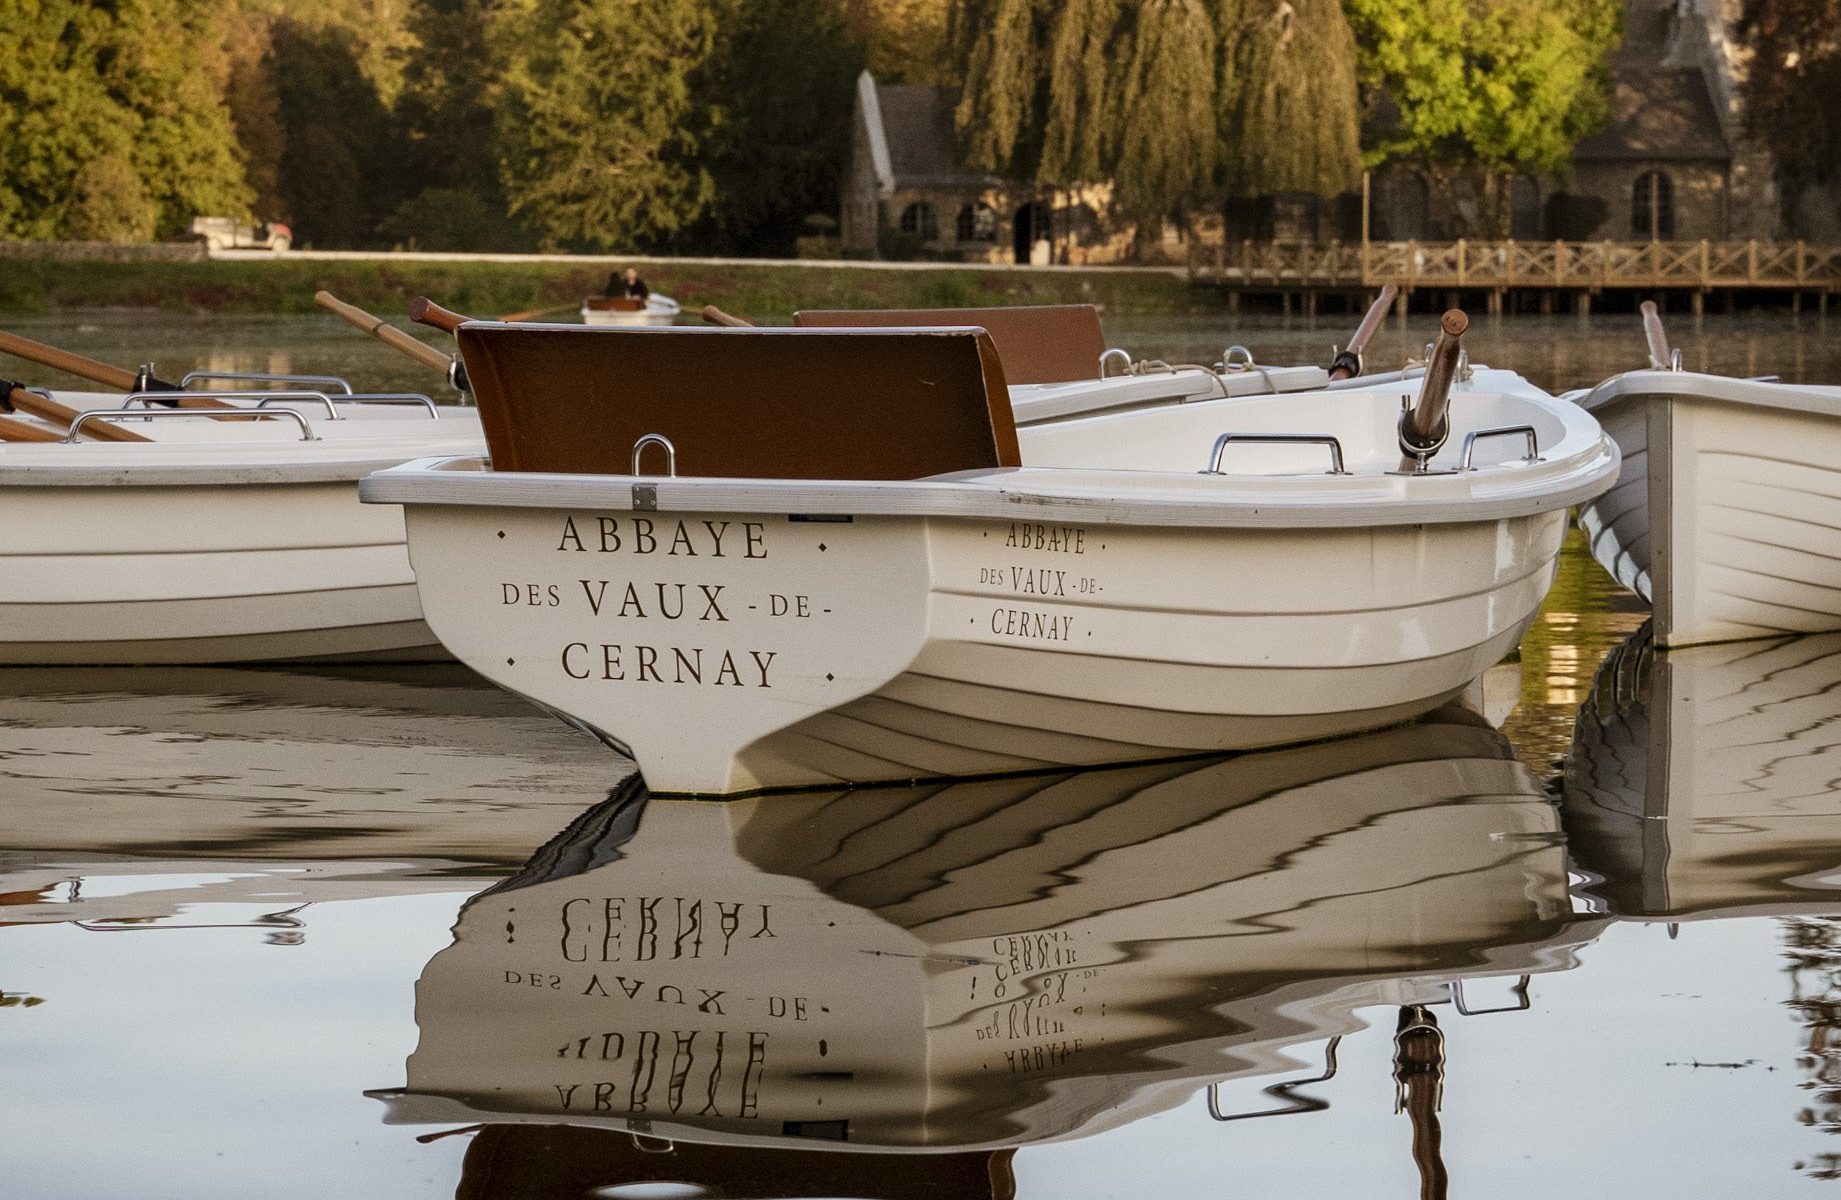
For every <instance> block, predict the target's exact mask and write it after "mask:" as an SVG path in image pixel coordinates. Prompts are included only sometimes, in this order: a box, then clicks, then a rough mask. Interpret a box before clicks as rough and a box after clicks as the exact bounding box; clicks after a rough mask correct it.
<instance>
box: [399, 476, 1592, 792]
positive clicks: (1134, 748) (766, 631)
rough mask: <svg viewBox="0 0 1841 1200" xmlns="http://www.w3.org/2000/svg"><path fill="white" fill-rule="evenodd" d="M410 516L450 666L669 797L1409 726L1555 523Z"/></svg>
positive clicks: (462, 509)
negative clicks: (580, 731) (463, 668)
mask: <svg viewBox="0 0 1841 1200" xmlns="http://www.w3.org/2000/svg"><path fill="white" fill-rule="evenodd" d="M408 521H409V533H410V540H411V546H412V554H413V558H414V564H415V569H416V574H417V578H418V579H419V581H420V583H421V586H422V594H423V603H424V605H425V608H426V611H427V614H428V619H429V622H430V624H431V625H432V626H433V627H434V629H435V631H436V632H437V634H439V635H440V637H441V639H442V641H443V642H444V643H445V644H446V645H447V646H448V648H449V649H450V650H452V651H453V652H454V654H455V656H456V657H458V658H460V659H461V660H462V661H463V662H466V663H468V664H469V665H471V666H473V667H474V668H475V669H477V670H479V671H481V672H482V673H483V674H485V675H486V676H487V677H489V678H491V679H493V680H494V681H495V682H497V683H500V684H502V685H503V686H505V687H507V688H510V689H511V690H513V691H516V692H519V693H521V694H523V695H526V696H528V697H531V698H532V699H534V700H536V701H538V702H539V703H541V704H543V705H545V706H547V707H549V708H551V709H553V710H555V711H557V712H559V713H560V714H562V715H564V716H565V717H567V718H569V719H571V720H573V721H575V722H576V723H578V724H580V725H583V726H585V727H587V728H589V729H591V730H593V731H595V732H596V733H598V734H599V735H601V736H602V737H603V738H604V739H606V740H607V741H608V742H610V743H611V744H613V745H614V746H616V747H617V748H619V749H621V750H623V751H625V752H627V753H629V754H631V755H632V756H633V757H634V758H635V759H636V760H637V761H638V762H639V764H640V769H641V772H642V774H643V775H644V777H645V779H646V781H647V783H648V785H649V786H650V787H651V788H652V790H654V791H655V792H660V793H690V794H730V793H738V792H748V791H754V790H761V789H771V788H789V787H801V786H813V785H828V784H835V783H839V782H850V783H866V782H883V781H895V780H907V779H916V778H930V777H965V776H976V775H987V774H998V773H1005V772H1017V771H1029V770H1039V769H1044V768H1051V767H1064V766H1090V765H1097V764H1104V763H1119V762H1130V761H1138V760H1146V759H1155V758H1162V757H1168V756H1173V755H1185V754H1194V753H1200V752H1218V751H1223V750H1239V749H1249V748H1255V747H1263V746H1275V745H1282V744H1287V743H1294V742H1301V741H1308V740H1312V739H1317V738H1327V737H1334V736H1337V735H1340V734H1345V733H1350V732H1354V731H1357V730H1361V729H1368V728H1374V727H1377V726H1381V725H1386V724H1389V723H1392V722H1395V721H1400V720H1404V719H1406V718H1409V717H1412V716H1415V715H1418V714H1420V713H1423V712H1426V711H1429V710H1430V709H1432V708H1435V707H1437V706H1438V705H1439V704H1441V703H1443V702H1444V701H1445V700H1447V699H1449V698H1450V697H1452V696H1454V695H1456V694H1457V693H1458V692H1460V691H1461V690H1462V689H1463V688H1465V687H1466V685H1468V684H1470V683H1471V682H1472V681H1474V680H1475V679H1477V678H1478V677H1479V676H1480V675H1481V674H1482V673H1483V672H1484V671H1485V670H1486V669H1487V668H1488V667H1490V666H1491V665H1492V664H1493V663H1495V662H1496V661H1498V660H1499V659H1500V658H1502V656H1503V655H1505V654H1507V653H1508V652H1509V651H1510V650H1512V649H1513V648H1514V646H1515V644H1516V643H1517V641H1518V640H1519V639H1520V636H1521V634H1522V632H1523V631H1524V630H1525V628H1526V626H1527V624H1528V623H1529V621H1530V620H1532V618H1533V615H1534V613H1535V611H1536V609H1537V608H1538V607H1539V605H1540V603H1541V600H1542V598H1543V597H1544V596H1545V594H1546V592H1547V589H1548V587H1549V585H1550V584H1551V582H1552V577H1553V571H1554V565H1555V560H1556V557H1557V554H1558V552H1559V546H1560V541H1561V538H1562V536H1563V534H1564V529H1565V514H1564V512H1563V510H1558V509H1550V510H1548V511H1544V512H1536V513H1529V514H1527V515H1524V516H1515V517H1507V518H1502V519H1498V520H1489V521H1475V522H1468V523H1455V524H1446V525H1432V524H1410V525H1378V526H1371V527H1354V528H1351V527H1346V526H1335V527H1327V528H1303V529H1298V528H1280V529H1248V528H1195V527H1185V526H1121V525H1106V524H1098V523H1095V524H1091V525H1082V524H1074V523H1069V522H1067V521H1065V520H1064V521H1062V522H1061V523H1048V522H1038V521H1016V520H994V519H965V518H953V517H941V516H937V515H921V514H917V515H912V516H893V515H884V516H855V517H850V518H831V519H817V518H799V517H797V516H795V517H788V516H786V515H784V514H780V515H767V514H757V513H734V512H673V513H670V514H668V515H667V514H663V513H660V514H657V515H656V516H645V515H640V514H636V513H629V512H624V511H611V512H598V511H592V510H584V511H572V510H567V509H561V510H558V509H547V508H511V507H506V508H498V507H474V506H465V505H412V506H411V507H410V509H409V516H408ZM488 562H489V563H491V564H492V566H491V569H490V570H489V571H482V570H481V569H480V565H481V564H482V563H488ZM1326 579H1334V580H1335V586H1334V587H1333V588H1329V587H1326V586H1325V580H1326Z"/></svg>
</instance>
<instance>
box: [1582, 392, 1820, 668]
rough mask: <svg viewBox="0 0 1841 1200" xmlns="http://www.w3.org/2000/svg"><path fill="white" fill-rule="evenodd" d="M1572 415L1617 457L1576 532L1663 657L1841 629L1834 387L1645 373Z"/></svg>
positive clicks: (1589, 399)
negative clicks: (1604, 436) (1665, 651)
mask: <svg viewBox="0 0 1841 1200" xmlns="http://www.w3.org/2000/svg"><path fill="white" fill-rule="evenodd" d="M1579 404H1580V406H1581V407H1582V408H1584V409H1585V410H1586V411H1587V412H1589V413H1591V414H1592V416H1594V417H1596V418H1597V419H1598V420H1599V421H1600V422H1602V423H1603V425H1604V427H1605V429H1606V431H1607V432H1608V433H1609V434H1610V435H1611V436H1612V437H1613V438H1615V439H1616V440H1617V444H1618V446H1619V447H1620V448H1621V449H1622V451H1623V456H1624V463H1623V469H1622V472H1621V473H1620V474H1619V476H1618V480H1617V485H1616V486H1615V487H1614V488H1612V489H1611V490H1610V491H1609V492H1607V493H1606V494H1605V495H1604V496H1603V497H1601V498H1599V499H1598V500H1596V501H1594V502H1593V503H1590V504H1587V505H1586V506H1585V507H1584V508H1583V509H1581V511H1580V514H1579V524H1580V526H1581V528H1583V529H1584V530H1585V533H1586V536H1587V538H1588V539H1589V540H1590V543H1591V548H1592V555H1593V557H1595V558H1597V560H1598V561H1599V562H1600V563H1602V564H1603V565H1604V567H1605V569H1606V570H1607V571H1609V572H1610V573H1611V574H1612V576H1613V577H1615V578H1616V579H1617V581H1618V582H1619V583H1621V584H1623V585H1624V586H1625V587H1627V588H1630V589H1631V590H1632V591H1634V592H1636V593H1637V594H1639V595H1641V596H1642V597H1643V598H1644V599H1645V600H1648V601H1649V602H1650V604H1651V606H1652V607H1653V608H1654V611H1655V639H1656V642H1657V643H1658V644H1660V645H1664V646H1685V645H1695V644H1698V643H1703V642H1724V641H1734V640H1738V639H1744V638H1755V637H1770V636H1775V635H1779V634H1786V633H1818V632H1825V631H1831V630H1841V467H1837V464H1838V463H1841V388H1834V387H1803V386H1789V385H1785V384H1778V383H1763V382H1757V381H1753V380H1746V379H1731V378H1727V377H1724V376H1719V375H1703V374H1699V373H1697V372H1691V371H1670V370H1650V371H1635V372H1631V373H1630V374H1627V375H1620V376H1618V377H1617V378H1615V379H1611V380H1609V381H1607V382H1605V383H1603V384H1600V385H1599V386H1598V387H1596V388H1594V389H1592V390H1591V391H1590V392H1588V393H1585V394H1584V395H1583V396H1581V397H1580V398H1579Z"/></svg>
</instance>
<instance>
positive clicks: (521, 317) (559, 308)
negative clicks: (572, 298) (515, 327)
mask: <svg viewBox="0 0 1841 1200" xmlns="http://www.w3.org/2000/svg"><path fill="white" fill-rule="evenodd" d="M579 307H580V304H579V303H578V304H552V305H551V306H550V307H549V308H533V309H530V310H529V311H527V312H515V313H506V314H505V315H504V316H502V317H499V318H497V319H498V320H500V321H535V320H536V319H537V318H538V317H549V316H554V315H556V314H557V313H564V312H570V311H572V310H574V309H576V308H579Z"/></svg>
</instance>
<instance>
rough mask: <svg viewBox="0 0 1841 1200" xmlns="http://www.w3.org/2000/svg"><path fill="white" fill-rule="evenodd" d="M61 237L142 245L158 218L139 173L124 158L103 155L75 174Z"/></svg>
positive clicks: (84, 240)
mask: <svg viewBox="0 0 1841 1200" xmlns="http://www.w3.org/2000/svg"><path fill="white" fill-rule="evenodd" d="M74 182H75V187H74V188H73V189H72V195H71V198H70V208H69V209H68V210H67V211H66V212H65V214H64V234H65V236H67V237H71V238H74V239H76V240H77V241H82V242H144V241H146V240H147V239H148V238H150V237H152V236H153V230H154V224H155V222H156V220H157V218H158V213H157V212H156V210H155V208H154V204H153V200H152V198H151V197H149V196H148V195H147V188H146V186H145V185H144V184H142V183H141V176H140V172H138V171H136V170H135V169H134V165H133V164H132V163H130V162H129V161H128V160H127V159H125V158H122V157H121V156H120V155H117V154H105V155H103V156H102V157H100V158H93V159H91V160H90V161H89V162H87V163H85V164H84V165H83V167H82V169H81V170H79V171H78V172H77V177H76V180H75V181H74Z"/></svg>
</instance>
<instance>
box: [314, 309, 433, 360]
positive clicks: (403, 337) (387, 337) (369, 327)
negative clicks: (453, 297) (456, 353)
mask: <svg viewBox="0 0 1841 1200" xmlns="http://www.w3.org/2000/svg"><path fill="white" fill-rule="evenodd" d="M313 302H314V303H315V304H317V305H319V306H320V307H321V308H323V309H325V310H326V311H327V312H330V313H334V314H336V315H338V316H340V317H343V318H345V319H346V320H347V321H349V322H351V323H352V324H353V325H355V326H357V327H358V328H359V329H362V330H363V331H364V332H366V333H368V334H370V335H371V336H372V337H374V338H376V339H377V340H378V341H380V342H382V343H383V344H384V345H386V346H389V347H391V348H392V349H396V350H400V351H402V352H403V353H404V354H407V355H408V356H409V357H410V358H413V359H415V360H416V361H417V362H419V363H421V364H422V365H423V366H425V367H432V368H434V369H435V370H437V371H440V372H442V373H443V374H446V373H447V370H448V368H449V367H450V366H452V365H453V362H454V360H453V358H452V357H450V356H449V355H446V354H443V353H441V351H439V350H437V349H435V348H434V347H433V346H431V345H429V344H428V343H427V342H423V341H419V340H417V339H416V338H413V337H411V336H410V335H409V334H406V333H404V332H403V331H402V330H400V329H398V328H397V327H396V326H394V325H392V324H390V323H389V322H388V321H386V320H384V319H383V318H382V317H374V316H372V315H371V314H370V313H368V312H366V311H364V310H363V309H362V308H359V307H358V306H357V305H355V304H347V303H346V302H345V301H343V300H341V299H339V298H338V297H337V296H334V295H333V294H332V293H331V292H328V291H318V292H315V293H313Z"/></svg>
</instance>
